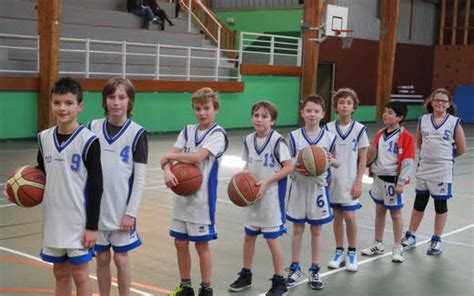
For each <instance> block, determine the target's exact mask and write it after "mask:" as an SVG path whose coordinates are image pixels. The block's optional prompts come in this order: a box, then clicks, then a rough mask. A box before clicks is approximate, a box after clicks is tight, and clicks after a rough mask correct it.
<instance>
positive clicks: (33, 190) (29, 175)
mask: <svg viewBox="0 0 474 296" xmlns="http://www.w3.org/2000/svg"><path fill="white" fill-rule="evenodd" d="M45 184H46V176H45V174H44V173H43V172H42V171H41V170H40V169H37V168H35V167H32V166H23V167H21V168H17V169H16V170H15V171H14V172H13V173H12V174H11V176H10V177H9V178H8V180H7V183H6V184H5V192H6V194H7V197H8V200H9V201H11V202H12V203H15V204H17V205H19V206H20V207H26V208H29V207H34V206H36V205H39V204H40V203H41V202H42V201H43V195H44V186H45Z"/></svg>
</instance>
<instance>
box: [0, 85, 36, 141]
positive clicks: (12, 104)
mask: <svg viewBox="0 0 474 296" xmlns="http://www.w3.org/2000/svg"><path fill="white" fill-rule="evenodd" d="M36 98H37V94H36V92H10V91H8V92H0V139H13V138H30V137H34V136H35V135H36V132H35V131H36V127H37V121H38V116H37V114H36V110H37V102H36Z"/></svg>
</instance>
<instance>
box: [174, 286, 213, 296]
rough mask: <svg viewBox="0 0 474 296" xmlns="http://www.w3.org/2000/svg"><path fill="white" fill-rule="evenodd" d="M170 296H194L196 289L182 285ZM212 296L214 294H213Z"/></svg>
mask: <svg viewBox="0 0 474 296" xmlns="http://www.w3.org/2000/svg"><path fill="white" fill-rule="evenodd" d="M168 295H169V296H194V289H193V287H191V286H188V285H183V284H180V285H179V286H177V287H176V289H175V290H174V291H172V292H171V293H170V294H168ZM211 295H212V294H211Z"/></svg>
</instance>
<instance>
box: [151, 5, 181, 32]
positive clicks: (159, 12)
mask: <svg viewBox="0 0 474 296" xmlns="http://www.w3.org/2000/svg"><path fill="white" fill-rule="evenodd" d="M143 2H144V4H145V5H146V6H148V7H150V8H151V11H152V12H153V14H154V15H156V16H157V17H158V20H157V21H156V23H158V24H160V26H161V31H163V30H164V29H165V21H167V22H168V24H169V25H170V26H174V24H173V22H171V20H170V19H169V18H168V15H167V14H166V12H165V11H164V10H163V9H161V7H160V5H159V4H158V3H156V0H144V1H143Z"/></svg>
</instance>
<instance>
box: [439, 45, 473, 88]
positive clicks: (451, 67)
mask: <svg viewBox="0 0 474 296" xmlns="http://www.w3.org/2000/svg"><path fill="white" fill-rule="evenodd" d="M458 84H461V85H474V45H468V46H460V45H456V46H449V45H446V46H436V47H435V50H434V63H433V89H435V88H439V87H443V88H447V89H448V90H449V91H451V92H453V91H454V89H455V87H456V85H458Z"/></svg>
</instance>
